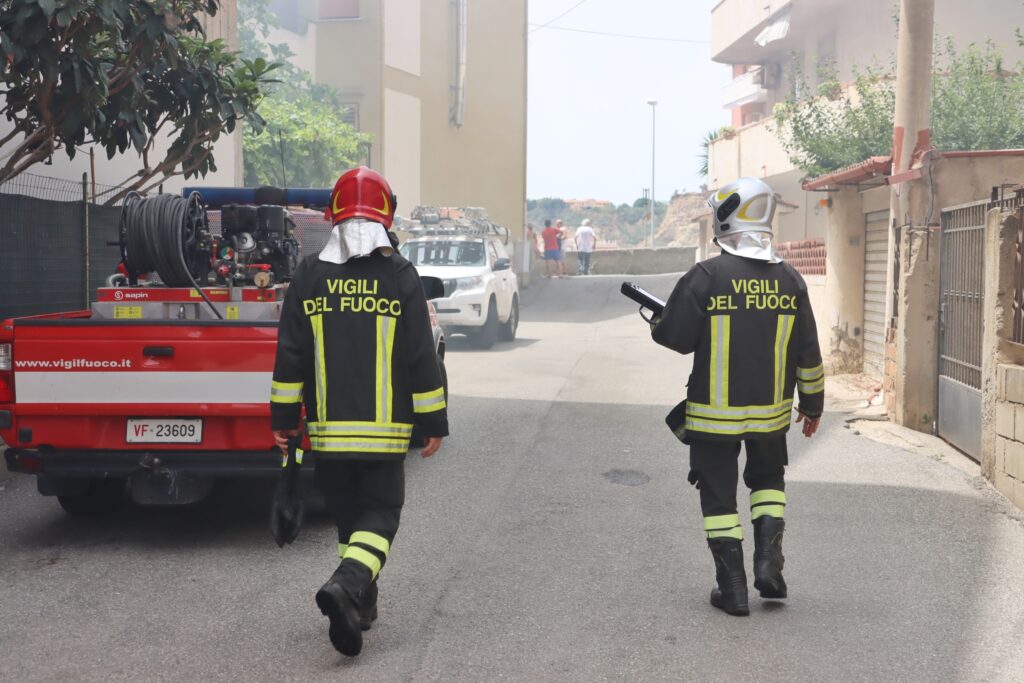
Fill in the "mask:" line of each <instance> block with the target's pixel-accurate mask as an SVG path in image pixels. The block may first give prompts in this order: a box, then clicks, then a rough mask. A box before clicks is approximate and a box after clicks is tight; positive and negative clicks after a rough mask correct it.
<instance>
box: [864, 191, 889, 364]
mask: <svg viewBox="0 0 1024 683" xmlns="http://www.w3.org/2000/svg"><path fill="white" fill-rule="evenodd" d="M864 223H865V225H864V372H865V373H866V374H868V375H873V376H874V377H882V376H883V375H884V374H885V371H884V368H885V362H884V361H885V277H886V273H885V271H886V264H887V263H888V261H887V259H888V255H889V211H888V210H886V211H875V212H873V213H869V214H867V215H865V216H864Z"/></svg>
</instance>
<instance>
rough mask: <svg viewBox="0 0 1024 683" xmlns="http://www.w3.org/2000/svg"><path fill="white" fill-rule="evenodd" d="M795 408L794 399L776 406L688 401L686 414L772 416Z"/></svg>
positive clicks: (734, 416)
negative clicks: (710, 403)
mask: <svg viewBox="0 0 1024 683" xmlns="http://www.w3.org/2000/svg"><path fill="white" fill-rule="evenodd" d="M792 409H793V399H789V400H786V401H783V402H782V403H780V404H778V405H774V406H736V407H729V408H726V407H723V408H715V407H713V406H705V405H701V404H700V403H687V404H686V414H687V415H693V416H694V417H723V418H733V419H743V418H770V417H775V416H777V415H779V414H781V413H789V412H790V411H791V410H792Z"/></svg>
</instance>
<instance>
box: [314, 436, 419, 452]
mask: <svg viewBox="0 0 1024 683" xmlns="http://www.w3.org/2000/svg"><path fill="white" fill-rule="evenodd" d="M310 441H311V442H312V445H313V449H314V450H317V451H330V452H332V453H405V452H406V451H408V450H409V440H408V439H370V438H367V437H334V436H332V437H310Z"/></svg>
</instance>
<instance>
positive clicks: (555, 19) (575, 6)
mask: <svg viewBox="0 0 1024 683" xmlns="http://www.w3.org/2000/svg"><path fill="white" fill-rule="evenodd" d="M586 1H587V0H580V1H579V2H577V3H576V4H575V5H573V6H572V7H570V8H569V9H567V10H565V11H564V12H562V13H561V14H559V15H558V16H557V17H555V18H554V19H552V20H551V21H548V22H546V23H544V24H530V25H531V26H534V27H535V28H533V29H531V30H530V31H528V32H527V35H529V34H530V33H533V32H534V31H539V30H541V29H542V28H546V27H548V26H551V24H553V23H555V22H556V21H558V20H559V19H561V18H562V17H564V16H565V15H566V14H568V13H569V12H571V11H573V10H574V9H576V8H577V7H579V6H580V5H582V4H583V3H585V2H586Z"/></svg>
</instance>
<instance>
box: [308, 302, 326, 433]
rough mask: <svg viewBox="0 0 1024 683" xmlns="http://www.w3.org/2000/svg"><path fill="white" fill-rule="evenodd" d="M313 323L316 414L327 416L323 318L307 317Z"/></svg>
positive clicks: (317, 316)
mask: <svg viewBox="0 0 1024 683" xmlns="http://www.w3.org/2000/svg"><path fill="white" fill-rule="evenodd" d="M309 320H310V323H311V324H312V325H313V367H314V372H315V373H316V416H317V417H319V418H320V419H321V420H323V419H326V418H327V367H326V363H325V362H324V319H323V316H322V315H315V316H313V317H312V318H310V319H309Z"/></svg>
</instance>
